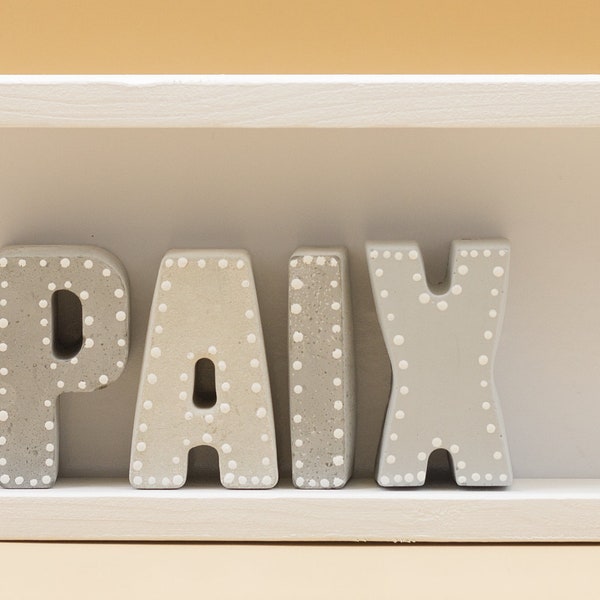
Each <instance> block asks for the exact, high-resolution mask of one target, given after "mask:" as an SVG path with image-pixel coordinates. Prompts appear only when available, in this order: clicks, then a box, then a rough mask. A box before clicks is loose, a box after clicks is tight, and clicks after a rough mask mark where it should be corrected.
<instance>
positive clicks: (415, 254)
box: [408, 250, 419, 260]
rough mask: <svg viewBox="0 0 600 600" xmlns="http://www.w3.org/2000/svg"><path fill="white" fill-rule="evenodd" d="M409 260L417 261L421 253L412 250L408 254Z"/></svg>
mask: <svg viewBox="0 0 600 600" xmlns="http://www.w3.org/2000/svg"><path fill="white" fill-rule="evenodd" d="M408 258H410V259H411V260H416V259H417V258H419V253H418V252H417V251H416V250H411V251H410V252H409V253H408Z"/></svg>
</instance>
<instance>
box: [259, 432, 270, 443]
mask: <svg viewBox="0 0 600 600" xmlns="http://www.w3.org/2000/svg"><path fill="white" fill-rule="evenodd" d="M260 441H261V442H268V441H269V436H268V435H267V434H266V433H261V435H260Z"/></svg>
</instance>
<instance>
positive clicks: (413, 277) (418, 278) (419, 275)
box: [412, 273, 423, 283]
mask: <svg viewBox="0 0 600 600" xmlns="http://www.w3.org/2000/svg"><path fill="white" fill-rule="evenodd" d="M422 279H423V275H421V273H415V274H414V275H413V276H412V280H413V281H415V282H417V283H418V282H419V281H421V280H422Z"/></svg>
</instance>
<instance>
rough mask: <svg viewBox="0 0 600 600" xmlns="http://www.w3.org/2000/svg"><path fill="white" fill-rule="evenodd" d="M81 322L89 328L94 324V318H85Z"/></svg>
mask: <svg viewBox="0 0 600 600" xmlns="http://www.w3.org/2000/svg"><path fill="white" fill-rule="evenodd" d="M83 322H84V323H85V324H86V325H87V326H88V327H89V326H90V325H93V324H94V317H90V316H87V317H86V318H85V319H84V320H83Z"/></svg>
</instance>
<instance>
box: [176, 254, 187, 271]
mask: <svg viewBox="0 0 600 600" xmlns="http://www.w3.org/2000/svg"><path fill="white" fill-rule="evenodd" d="M187 264H188V259H187V258H186V257H185V256H180V257H179V258H178V259H177V266H178V267H179V268H180V269H183V268H184V267H186V266H187Z"/></svg>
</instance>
